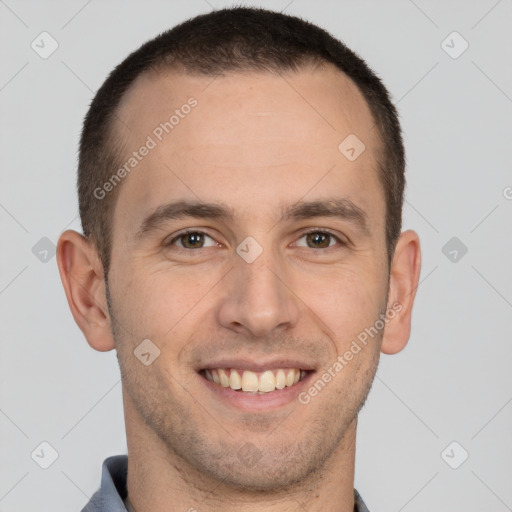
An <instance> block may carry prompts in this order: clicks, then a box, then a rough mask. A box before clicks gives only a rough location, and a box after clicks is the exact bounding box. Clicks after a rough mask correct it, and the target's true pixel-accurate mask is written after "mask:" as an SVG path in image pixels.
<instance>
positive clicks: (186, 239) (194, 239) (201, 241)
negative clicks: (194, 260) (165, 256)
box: [165, 231, 218, 249]
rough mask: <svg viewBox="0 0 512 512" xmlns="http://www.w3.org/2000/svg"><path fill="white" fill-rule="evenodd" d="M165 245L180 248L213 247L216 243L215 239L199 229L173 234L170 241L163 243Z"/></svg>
mask: <svg viewBox="0 0 512 512" xmlns="http://www.w3.org/2000/svg"><path fill="white" fill-rule="evenodd" d="M165 245H166V246H173V245H174V246H177V247H179V248H181V249H202V248H204V247H214V246H216V245H218V244H217V242H215V240H214V239H213V238H212V237H211V236H209V235H207V234H206V233H203V232H201V231H188V232H186V233H181V235H180V234H178V235H177V236H175V237H174V238H173V239H172V240H171V241H169V242H168V243H165Z"/></svg>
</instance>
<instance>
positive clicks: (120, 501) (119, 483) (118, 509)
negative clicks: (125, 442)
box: [82, 455, 369, 512]
mask: <svg viewBox="0 0 512 512" xmlns="http://www.w3.org/2000/svg"><path fill="white" fill-rule="evenodd" d="M127 474H128V456H127V455H114V456H112V457H108V458H107V459H105V461H104V462H103V466H102V469H101V487H100V488H99V489H98V490H97V491H96V492H95V493H94V495H93V496H92V498H91V500H90V501H89V503H88V504H87V505H86V506H85V508H83V509H82V512H128V510H127V508H126V506H125V504H124V500H126V496H127V495H128V491H127V487H126V477H127ZM354 501H355V504H354V512H369V511H368V508H366V505H365V504H364V502H363V500H362V498H361V496H360V495H359V493H358V492H357V491H356V490H355V489H354Z"/></svg>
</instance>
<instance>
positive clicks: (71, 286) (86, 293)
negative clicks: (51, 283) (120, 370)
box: [57, 229, 115, 352]
mask: <svg viewBox="0 0 512 512" xmlns="http://www.w3.org/2000/svg"><path fill="white" fill-rule="evenodd" d="M57 264H58V266H59V272H60V278H61V280H62V284H63V286H64V291H65V292H66V298H67V299H68V304H69V308H70V309H71V313H72V314H73V318H74V319H75V322H76V323H77V324H78V327H80V330H81V331H82V332H83V333H84V335H85V337H86V339H87V342H88V343H89V345H90V346H91V347H92V348H94V349H96V350H99V351H100V352H105V351H107V350H112V349H113V348H115V343H114V337H113V335H112V331H111V328H110V323H111V322H110V315H109V313H108V307H107V296H106V290H105V280H104V272H103V265H102V263H101V260H100V257H99V255H98V251H97V249H96V245H95V244H94V243H93V242H92V241H91V240H89V239H87V238H86V237H84V236H83V235H81V234H80V233H77V232H76V231H73V230H71V229H68V230H67V231H64V233H62V234H61V235H60V237H59V242H58V244H57Z"/></svg>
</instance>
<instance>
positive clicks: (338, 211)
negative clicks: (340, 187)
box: [135, 197, 369, 239]
mask: <svg viewBox="0 0 512 512" xmlns="http://www.w3.org/2000/svg"><path fill="white" fill-rule="evenodd" d="M281 211H282V218H281V221H293V220H306V219H313V218H316V217H331V218H339V219H342V220H346V221H349V222H351V223H353V224H354V225H355V226H356V227H358V228H359V229H360V230H361V231H362V232H363V233H364V234H365V235H367V236H368V235H369V228H368V216H367V214H366V212H365V211H364V210H363V209H361V208H360V207H359V206H357V205H356V204H354V203H353V202H352V201H350V200H349V199H346V198H337V197H336V198H326V199H322V200H317V201H308V202H305V201H299V202H297V203H295V204H292V205H289V206H285V207H283V208H282V210H281ZM185 218H195V219H212V220H219V221H224V222H229V221H233V220H234V218H235V213H234V210H233V209H232V208H229V207H227V206H223V205H221V204H217V203H204V202H200V201H176V202H172V203H169V204H164V205H161V206H159V207H157V208H156V209H155V210H154V211H153V212H152V213H151V214H149V215H148V216H147V217H145V218H144V220H143V221H142V223H141V225H140V228H139V229H138V230H137V232H136V235H135V238H136V239H142V238H146V237H147V236H149V234H151V233H152V232H154V231H156V230H157V229H158V228H160V227H162V226H163V225H165V223H167V222H168V221H171V220H179V219H185Z"/></svg>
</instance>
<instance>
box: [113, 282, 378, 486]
mask: <svg viewBox="0 0 512 512" xmlns="http://www.w3.org/2000/svg"><path fill="white" fill-rule="evenodd" d="M105 284H106V298H107V306H108V310H109V314H110V318H111V319H112V322H111V329H112V335H113V337H114V340H115V346H116V349H117V358H118V362H119V365H120V370H121V377H122V382H123V392H127V393H128V394H129V397H130V402H131V403H132V404H133V406H134V408H135V409H136V413H137V414H138V416H139V417H140V418H141V419H142V421H143V422H144V424H145V426H147V427H148V428H149V429H150V430H151V432H152V433H153V434H154V435H155V437H156V439H158V441H159V443H161V446H162V450H163V451H165V452H166V455H167V456H168V457H169V462H170V464H172V465H173V466H174V467H179V468H180V470H181V471H182V476H183V477H185V475H187V477H186V478H187V479H188V480H189V481H195V482H196V483H197V482H202V483H203V484H204V486H205V491H207V490H208V488H211V485H212V484H214V483H215V482H217V483H218V485H222V486H226V487H228V488H231V489H232V490H237V491H240V492H254V493H256V494H258V493H266V494H267V495H268V494H272V493H276V494H278V493H281V492H282V491H283V489H287V491H288V492H293V489H294V488H297V489H300V488H301V487H303V486H304V483H305V482H308V481H309V482H311V481H312V480H313V479H315V477H318V478H321V474H322V472H323V471H325V469H326V467H327V465H328V463H329V459H330V458H331V457H332V456H333V454H334V453H335V452H336V451H338V450H339V449H340V447H341V448H343V445H344V444H345V443H344V441H345V439H344V438H345V434H346V433H347V431H348V430H349V429H350V427H351V426H353V428H354V429H355V425H356V423H357V415H358V413H359V411H360V409H361V408H362V407H363V405H364V403H365V401H366V398H367V396H368V393H369V391H370V389H371V385H372V382H373V379H374V377H375V372H376V370H377V366H378V361H379V351H376V350H372V357H371V359H369V362H368V364H367V366H366V368H365V367H360V368H359V369H358V371H357V372H356V373H355V381H356V382H353V383H350V385H349V386H348V387H345V388H339V387H338V388H333V390H332V391H331V392H330V395H326V396H329V399H327V400H326V401H324V404H323V406H322V409H320V410H319V409H318V408H317V414H316V416H315V417H308V416H306V417H305V418H304V420H302V421H301V419H302V418H301V413H302V414H304V413H306V414H307V409H308V406H305V405H301V404H299V403H296V405H295V409H294V410H293V411H292V412H291V413H289V412H288V413H287V416H283V417H281V418H278V419H277V420H276V418H275V417H274V416H271V417H258V416H255V415H254V414H245V415H241V416H240V421H239V422H238V423H237V427H242V429H243V430H244V434H245V435H242V436H240V439H241V440H240V441H238V442H237V441H236V439H235V438H234V437H233V436H232V433H231V432H229V430H228V429H227V428H225V426H224V425H223V423H222V421H221V420H219V419H217V418H215V417H214V415H213V414H211V413H209V412H208V410H207V407H205V406H204V405H202V404H201V401H200V400H201V398H200V397H196V396H193V395H192V394H191V393H190V392H189V391H187V390H185V389H183V390H184V391H185V392H184V393H181V398H180V397H179V396H178V395H180V393H179V391H180V383H178V382H177V381H176V380H175V379H174V378H173V377H172V375H171V374H170V372H168V371H166V369H165V368H160V367H159V366H158V365H155V364H153V365H151V366H149V367H146V366H143V365H142V364H141V363H140V362H139V361H138V360H137V359H136V357H135V356H134V355H133V348H134V346H135V345H133V343H134V342H135V340H131V339H130V338H132V337H133V334H131V333H129V332H128V331H127V330H126V329H124V328H123V327H122V326H120V325H119V323H118V322H117V320H116V318H117V316H116V311H115V306H114V304H113V301H112V297H111V294H110V290H109V286H108V282H107V280H105ZM386 300H387V297H386ZM384 311H385V308H384ZM381 336H382V333H380V337H381ZM377 342H379V340H378V339H374V340H373V343H377ZM132 345H133V346H132ZM367 357H368V356H367ZM168 385H174V386H175V387H176V389H177V393H176V394H175V395H176V396H174V397H173V396H172V395H173V393H171V392H170V389H169V387H167V386H168ZM181 388H183V386H181ZM294 412H295V413H296V414H294ZM297 412H298V413H299V414H297ZM198 413H199V414H198ZM290 425H291V426H292V430H291V429H290ZM293 429H298V431H296V432H295V433H294V434H292V435H290V431H292V432H293ZM152 437H153V436H152ZM214 437H215V439H214ZM345 448H346V447H345ZM248 454H249V458H248V457H247V455H248ZM205 477H207V479H205ZM208 480H210V481H211V482H210V484H208V483H207V482H208Z"/></svg>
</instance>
